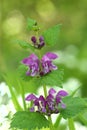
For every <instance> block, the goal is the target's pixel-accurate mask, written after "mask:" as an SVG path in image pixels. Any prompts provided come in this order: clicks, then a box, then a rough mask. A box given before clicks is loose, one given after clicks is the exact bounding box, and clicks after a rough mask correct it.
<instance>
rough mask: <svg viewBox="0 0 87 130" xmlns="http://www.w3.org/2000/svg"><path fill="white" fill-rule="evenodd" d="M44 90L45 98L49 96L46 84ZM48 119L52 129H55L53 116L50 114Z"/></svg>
mask: <svg viewBox="0 0 87 130" xmlns="http://www.w3.org/2000/svg"><path fill="white" fill-rule="evenodd" d="M43 90H44V96H45V98H46V97H47V88H46V85H44V86H43ZM48 120H49V122H50V125H49V127H50V130H55V128H54V126H53V123H52V119H51V116H48Z"/></svg>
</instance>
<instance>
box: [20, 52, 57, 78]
mask: <svg viewBox="0 0 87 130" xmlns="http://www.w3.org/2000/svg"><path fill="white" fill-rule="evenodd" d="M57 57H58V56H57V55H56V54H54V53H52V52H48V53H46V54H45V55H44V56H43V57H42V59H41V60H39V59H38V57H37V56H36V55H35V54H31V55H30V56H29V57H27V58H24V59H23V60H22V64H24V65H26V66H28V70H27V72H26V75H28V76H32V77H33V76H43V75H45V74H47V73H50V72H51V71H52V70H56V69H57V66H55V65H54V64H53V63H52V61H53V60H55V59H56V58H57Z"/></svg>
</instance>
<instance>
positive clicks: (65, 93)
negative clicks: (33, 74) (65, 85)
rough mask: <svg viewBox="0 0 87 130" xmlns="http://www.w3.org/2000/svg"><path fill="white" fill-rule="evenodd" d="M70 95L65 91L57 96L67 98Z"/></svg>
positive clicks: (61, 91)
mask: <svg viewBox="0 0 87 130" xmlns="http://www.w3.org/2000/svg"><path fill="white" fill-rule="evenodd" d="M67 95H68V93H67V92H66V91H64V90H60V91H59V92H58V93H57V96H58V97H62V96H63V97H65V96H67Z"/></svg>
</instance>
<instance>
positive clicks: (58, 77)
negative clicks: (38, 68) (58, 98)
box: [33, 70, 64, 87]
mask: <svg viewBox="0 0 87 130" xmlns="http://www.w3.org/2000/svg"><path fill="white" fill-rule="evenodd" d="M63 74H64V73H63V70H55V71H52V72H50V73H49V74H46V75H44V76H42V77H38V78H34V79H33V82H35V85H36V86H42V85H49V86H58V87H62V81H63Z"/></svg>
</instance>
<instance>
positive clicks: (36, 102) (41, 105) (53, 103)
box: [26, 88, 68, 116]
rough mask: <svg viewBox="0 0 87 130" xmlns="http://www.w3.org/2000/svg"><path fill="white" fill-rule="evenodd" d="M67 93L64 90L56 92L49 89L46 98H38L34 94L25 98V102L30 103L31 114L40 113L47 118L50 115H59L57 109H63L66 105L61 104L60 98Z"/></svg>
mask: <svg viewBox="0 0 87 130" xmlns="http://www.w3.org/2000/svg"><path fill="white" fill-rule="evenodd" d="M67 95H68V93H67V92H66V91H64V90H60V91H59V92H56V91H55V89H53V88H51V89H50V90H49V91H48V95H47V97H44V96H42V95H40V96H39V97H37V96H35V95H34V94H29V95H28V96H27V97H26V101H32V104H33V105H32V107H31V108H30V111H31V112H40V113H43V114H45V115H47V116H50V115H51V114H53V113H54V114H57V113H59V109H58V107H59V106H60V108H61V109H65V108H66V105H65V104H64V103H63V101H62V98H63V97H65V96H67Z"/></svg>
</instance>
